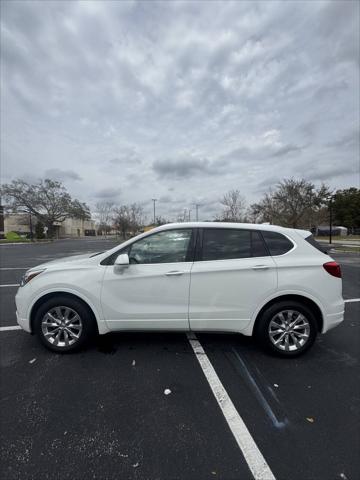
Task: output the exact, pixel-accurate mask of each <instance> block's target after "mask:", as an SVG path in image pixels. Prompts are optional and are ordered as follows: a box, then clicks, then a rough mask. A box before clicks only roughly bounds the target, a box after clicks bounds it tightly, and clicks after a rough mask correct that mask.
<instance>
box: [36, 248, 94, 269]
mask: <svg viewBox="0 0 360 480" xmlns="http://www.w3.org/2000/svg"><path fill="white" fill-rule="evenodd" d="M95 254H96V253H94V252H92V253H85V254H82V255H71V256H70V257H62V258H56V259H55V260H51V261H50V262H45V263H41V264H40V265H36V267H32V268H30V269H29V270H41V269H42V268H48V267H55V266H56V267H57V266H58V265H64V264H66V263H73V262H76V263H86V260H88V259H89V258H90V257H92V256H93V255H95Z"/></svg>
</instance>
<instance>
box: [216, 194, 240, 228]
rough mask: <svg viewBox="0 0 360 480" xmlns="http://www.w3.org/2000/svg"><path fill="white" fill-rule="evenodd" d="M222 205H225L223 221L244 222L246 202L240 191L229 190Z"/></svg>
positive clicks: (222, 215) (223, 198) (222, 214)
mask: <svg viewBox="0 0 360 480" xmlns="http://www.w3.org/2000/svg"><path fill="white" fill-rule="evenodd" d="M220 203H221V204H222V205H223V207H224V208H223V211H222V213H221V220H223V221H226V222H241V221H243V220H244V215H245V209H246V201H245V198H244V197H243V196H242V195H241V193H240V190H229V192H228V193H226V194H225V195H224V196H223V197H222V199H221V200H220Z"/></svg>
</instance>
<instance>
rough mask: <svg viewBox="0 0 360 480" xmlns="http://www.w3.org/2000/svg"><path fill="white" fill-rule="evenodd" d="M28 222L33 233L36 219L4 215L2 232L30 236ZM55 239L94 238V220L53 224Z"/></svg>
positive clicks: (74, 219) (24, 215) (70, 219)
mask: <svg viewBox="0 0 360 480" xmlns="http://www.w3.org/2000/svg"><path fill="white" fill-rule="evenodd" d="M30 221H31V222H32V230H33V232H35V225H36V219H34V217H33V216H32V218H31V219H30V215H28V214H25V213H22V214H13V213H7V214H5V215H4V231H5V235H6V234H7V233H8V232H16V233H18V234H19V235H24V236H30ZM54 228H55V238H76V237H85V236H94V235H95V234H96V230H95V221H94V220H81V219H79V218H67V219H66V220H64V221H63V222H55V223H54Z"/></svg>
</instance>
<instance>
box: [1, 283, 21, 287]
mask: <svg viewBox="0 0 360 480" xmlns="http://www.w3.org/2000/svg"><path fill="white" fill-rule="evenodd" d="M19 285H20V283H9V284H8V285H0V288H4V287H18V286H19Z"/></svg>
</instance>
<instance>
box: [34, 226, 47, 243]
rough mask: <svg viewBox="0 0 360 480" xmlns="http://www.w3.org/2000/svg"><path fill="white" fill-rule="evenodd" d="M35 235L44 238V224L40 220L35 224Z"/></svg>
mask: <svg viewBox="0 0 360 480" xmlns="http://www.w3.org/2000/svg"><path fill="white" fill-rule="evenodd" d="M35 236H36V238H37V239H38V240H39V239H42V238H45V233H44V224H43V223H42V222H37V223H36V225H35Z"/></svg>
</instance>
